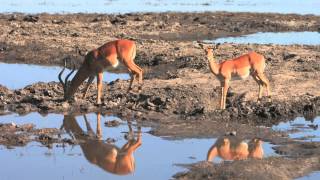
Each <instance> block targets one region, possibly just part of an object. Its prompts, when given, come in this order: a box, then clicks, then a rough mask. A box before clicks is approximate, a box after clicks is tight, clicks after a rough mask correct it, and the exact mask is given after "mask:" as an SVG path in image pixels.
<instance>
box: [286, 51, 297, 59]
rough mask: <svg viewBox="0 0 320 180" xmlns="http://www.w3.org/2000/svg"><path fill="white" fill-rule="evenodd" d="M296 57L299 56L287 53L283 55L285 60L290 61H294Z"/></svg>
mask: <svg viewBox="0 0 320 180" xmlns="http://www.w3.org/2000/svg"><path fill="white" fill-rule="evenodd" d="M296 56H297V55H296V54H292V53H288V52H287V51H285V52H284V53H283V60H289V59H292V58H294V57H296Z"/></svg>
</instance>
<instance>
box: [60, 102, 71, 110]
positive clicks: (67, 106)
mask: <svg viewBox="0 0 320 180" xmlns="http://www.w3.org/2000/svg"><path fill="white" fill-rule="evenodd" d="M61 105H62V107H63V109H69V107H70V104H69V103H68V102H63V103H62V104H61Z"/></svg>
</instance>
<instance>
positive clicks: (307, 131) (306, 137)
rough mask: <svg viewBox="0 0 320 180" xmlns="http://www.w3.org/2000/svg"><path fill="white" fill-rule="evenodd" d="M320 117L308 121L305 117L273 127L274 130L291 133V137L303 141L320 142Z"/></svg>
mask: <svg viewBox="0 0 320 180" xmlns="http://www.w3.org/2000/svg"><path fill="white" fill-rule="evenodd" d="M319 125H320V116H318V117H316V118H314V119H312V120H309V121H306V120H305V118H303V117H297V118H295V119H294V120H293V121H288V122H286V123H279V124H278V125H275V126H273V127H272V128H273V130H276V131H286V132H289V137H290V138H293V139H297V140H303V141H318V142H319V141H320V132H319V129H318V126H319Z"/></svg>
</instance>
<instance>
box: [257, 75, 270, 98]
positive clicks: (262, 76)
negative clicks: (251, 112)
mask: <svg viewBox="0 0 320 180" xmlns="http://www.w3.org/2000/svg"><path fill="white" fill-rule="evenodd" d="M257 76H258V77H259V79H260V80H261V81H262V82H263V85H264V86H266V89H267V96H271V91H270V84H269V80H268V79H267V77H266V76H265V75H264V73H259V74H257Z"/></svg>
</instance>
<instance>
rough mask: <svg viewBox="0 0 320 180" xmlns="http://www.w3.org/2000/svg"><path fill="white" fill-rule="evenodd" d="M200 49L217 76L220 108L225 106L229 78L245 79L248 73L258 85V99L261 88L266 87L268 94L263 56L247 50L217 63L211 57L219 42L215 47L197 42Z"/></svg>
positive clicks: (267, 81) (260, 95)
mask: <svg viewBox="0 0 320 180" xmlns="http://www.w3.org/2000/svg"><path fill="white" fill-rule="evenodd" d="M199 45H200V47H201V48H202V49H204V50H205V53H206V55H207V59H208V62H209V68H210V70H211V72H212V73H213V74H214V75H215V76H216V77H217V78H218V80H219V81H220V85H221V99H220V108H221V109H225V108H226V96H227V92H228V88H229V84H230V81H231V79H233V78H240V79H245V78H247V77H248V76H249V75H251V76H252V77H253V79H254V80H255V81H256V82H257V84H258V85H259V95H258V100H260V99H261V97H262V92H263V88H264V87H266V89H267V96H269V95H270V86H269V80H268V79H267V77H266V76H265V75H264V69H265V66H266V64H265V58H264V57H263V56H262V55H261V54H258V53H256V52H249V53H248V54H244V55H242V56H240V57H237V58H234V59H231V60H226V61H223V62H221V63H217V62H216V61H215V58H214V57H213V49H217V47H218V46H219V44H217V45H216V46H215V47H210V46H207V45H204V44H201V43H200V44H199Z"/></svg>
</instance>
